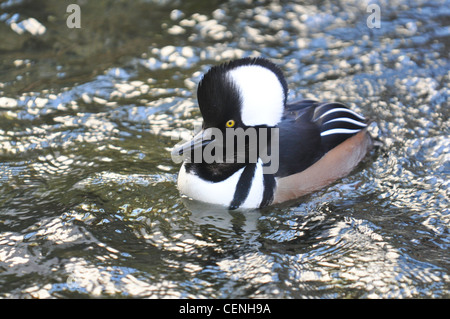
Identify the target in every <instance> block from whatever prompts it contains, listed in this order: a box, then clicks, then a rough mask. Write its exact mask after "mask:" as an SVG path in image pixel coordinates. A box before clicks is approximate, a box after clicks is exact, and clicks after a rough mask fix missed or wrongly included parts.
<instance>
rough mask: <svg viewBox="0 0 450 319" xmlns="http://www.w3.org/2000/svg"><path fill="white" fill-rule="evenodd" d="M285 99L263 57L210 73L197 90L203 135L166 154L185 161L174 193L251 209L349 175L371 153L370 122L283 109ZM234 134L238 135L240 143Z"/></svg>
mask: <svg viewBox="0 0 450 319" xmlns="http://www.w3.org/2000/svg"><path fill="white" fill-rule="evenodd" d="M287 96H288V86H287V83H286V80H285V78H284V76H283V73H282V71H281V69H280V68H279V67H278V66H277V65H275V64H274V63H272V62H271V61H270V60H268V59H265V58H242V59H237V60H232V61H229V62H226V63H223V64H220V65H217V66H213V67H212V68H210V69H209V71H208V72H206V73H205V74H204V75H203V78H202V79H201V80H200V82H199V85H198V88H197V99H198V106H199V108H200V112H201V115H202V117H203V124H202V129H201V131H200V132H199V133H198V134H196V135H195V136H194V138H193V139H192V140H191V141H188V142H187V143H185V144H183V145H177V146H176V147H174V149H173V151H172V155H173V156H184V161H183V164H182V165H181V168H180V171H179V174H178V181H177V185H178V189H179V191H180V193H181V194H183V195H185V196H187V197H189V198H191V199H194V200H198V201H201V202H206V203H210V204H217V205H221V206H225V207H228V209H238V208H239V209H253V208H261V207H264V206H268V205H273V204H278V203H282V202H285V201H289V200H293V199H296V198H299V197H301V196H304V195H306V194H309V193H311V192H314V191H317V190H319V189H321V188H323V187H325V186H327V185H329V184H330V183H332V182H334V181H336V180H338V179H340V178H342V177H344V176H346V175H348V174H349V173H350V172H351V171H352V170H353V169H354V168H355V167H356V166H357V165H358V163H359V162H360V161H361V160H362V159H363V158H364V157H365V156H366V154H367V153H368V151H369V150H370V149H371V147H372V144H373V143H372V138H371V136H370V134H369V133H368V131H367V127H368V121H367V120H366V119H365V118H364V117H363V116H362V115H360V114H358V113H356V112H355V111H353V110H351V109H350V108H348V107H347V106H346V105H344V104H342V103H338V102H318V101H315V100H300V101H296V102H290V103H288V102H287ZM229 131H232V133H234V135H233V134H229V135H228V132H229ZM236 132H239V133H240V134H241V135H242V134H243V135H242V136H243V138H240V140H239V141H240V144H239V143H238V142H237V140H238V139H239V137H236V136H238V135H239V134H237V133H236ZM221 134H222V135H221ZM242 136H241V137H242ZM232 142H233V143H232ZM213 144H214V147H213ZM196 152H197V153H196ZM252 152H253V153H252ZM206 153H208V154H206ZM195 154H197V155H198V154H200V155H203V157H202V156H200V158H198V157H197V158H196V157H195ZM225 154H226V155H225ZM252 154H253V156H251V155H252ZM206 155H209V158H207V156H206Z"/></svg>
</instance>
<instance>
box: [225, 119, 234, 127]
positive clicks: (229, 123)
mask: <svg viewBox="0 0 450 319" xmlns="http://www.w3.org/2000/svg"><path fill="white" fill-rule="evenodd" d="M225 125H226V126H227V127H233V126H234V120H228V121H227V123H225Z"/></svg>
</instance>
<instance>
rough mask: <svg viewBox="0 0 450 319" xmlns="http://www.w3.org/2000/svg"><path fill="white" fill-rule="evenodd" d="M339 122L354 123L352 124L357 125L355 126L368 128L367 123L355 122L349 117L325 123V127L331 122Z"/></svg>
mask: <svg viewBox="0 0 450 319" xmlns="http://www.w3.org/2000/svg"><path fill="white" fill-rule="evenodd" d="M338 121H342V122H347V123H352V124H355V125H358V126H362V127H366V126H367V124H366V123H361V122H358V121H355V120H353V119H349V118H347V117H340V118H336V119H332V120H329V121H327V122H325V123H324V124H323V125H326V124H328V123H331V122H338Z"/></svg>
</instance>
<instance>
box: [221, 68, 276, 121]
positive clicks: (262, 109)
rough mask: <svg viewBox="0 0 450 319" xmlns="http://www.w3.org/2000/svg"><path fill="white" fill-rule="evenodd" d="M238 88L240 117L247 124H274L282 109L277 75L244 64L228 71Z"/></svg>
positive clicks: (265, 69) (267, 70)
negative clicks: (240, 100) (240, 102)
mask: <svg viewBox="0 0 450 319" xmlns="http://www.w3.org/2000/svg"><path fill="white" fill-rule="evenodd" d="M228 74H229V76H230V77H231V79H232V81H233V82H234V83H235V84H236V86H237V88H238V89H239V90H240V94H241V98H242V109H241V118H242V122H244V124H245V125H248V126H255V125H268V126H275V125H276V124H278V122H280V120H281V117H282V115H283V111H284V91H283V86H282V85H281V83H280V81H279V80H278V77H277V76H276V75H275V73H273V72H272V71H270V70H269V69H267V68H265V67H262V66H259V65H244V66H241V67H238V68H236V69H233V70H231V71H229V73H228Z"/></svg>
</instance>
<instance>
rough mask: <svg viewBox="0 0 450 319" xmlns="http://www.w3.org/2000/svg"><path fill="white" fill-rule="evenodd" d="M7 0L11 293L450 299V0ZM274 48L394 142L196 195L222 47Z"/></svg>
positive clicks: (294, 75) (303, 78)
mask: <svg viewBox="0 0 450 319" xmlns="http://www.w3.org/2000/svg"><path fill="white" fill-rule="evenodd" d="M70 3H71V1H60V0H48V1H27V0H22V1H21V0H8V1H0V34H1V35H2V41H0V56H1V59H0V61H1V62H0V231H1V232H0V297H4V298H5V297H6V298H62V297H82V296H83V297H98V296H102V297H119V296H120V297H152V298H164V297H166V298H167V297H168V298H179V297H183V298H240V297H244V298H254V297H262V298H264V297H266V298H311V297H312V298H448V297H450V293H449V283H450V277H449V274H450V260H449V245H450V234H449V224H450V215H449V211H450V209H449V175H450V155H449V154H450V137H449V113H450V109H449V97H450V92H449V91H450V89H449V79H450V72H449V69H450V58H449V45H450V26H449V24H448V21H450V9H449V8H450V2H449V1H448V0H442V1H439V0H433V1H407V0H397V1H390V2H387V1H380V2H377V1H375V2H373V3H376V4H378V5H379V7H380V9H381V14H380V16H381V25H380V28H372V29H371V28H369V27H368V25H367V19H368V18H369V15H370V12H367V6H368V5H369V3H372V2H369V1H351V0H350V1H321V2H320V4H316V3H315V2H313V1H306V2H304V1H299V2H298V3H297V2H294V1H280V3H275V2H271V1H253V2H252V1H208V2H205V1H188V2H187V1H175V0H174V1H157V0H154V1H144V0H136V1H127V2H125V1H78V2H77V3H79V4H80V8H81V28H80V29H76V28H75V29H69V28H68V27H67V25H66V20H67V18H68V17H69V14H70V13H67V12H66V9H67V6H68V4H70ZM250 55H251V56H264V57H268V58H270V59H272V60H273V61H274V62H276V63H278V64H280V65H281V66H282V68H283V71H284V72H285V74H286V77H287V80H288V83H289V87H290V92H291V93H290V98H291V99H294V98H315V99H319V100H338V101H341V102H344V103H347V104H349V105H350V106H351V107H352V108H354V109H355V110H357V111H360V112H362V113H363V114H364V115H366V116H367V117H370V118H371V119H373V121H374V122H375V123H376V124H373V126H372V128H371V129H372V133H373V134H374V135H377V136H378V137H379V139H380V141H382V143H383V146H381V147H379V148H378V149H376V150H375V151H374V152H373V153H372V154H371V155H370V156H369V157H368V158H367V160H366V161H365V162H364V163H363V164H362V165H360V166H359V167H358V168H357V169H356V170H355V171H354V172H353V173H352V174H350V175H349V176H348V177H346V178H344V179H342V180H341V181H339V182H337V183H335V184H334V185H332V186H330V187H327V188H325V189H323V190H321V191H319V192H316V193H314V194H311V195H309V196H307V197H304V198H302V199H299V200H298V201H295V202H293V203H289V204H286V205H280V206H276V207H269V208H266V209H263V210H256V211H251V212H236V211H226V210H220V209H217V208H214V207H208V206H204V205H199V204H198V203H192V202H189V201H186V200H184V199H182V198H180V196H179V194H178V191H177V189H176V176H177V172H178V169H179V165H178V164H175V163H173V162H172V160H171V157H170V149H171V147H172V146H173V145H174V144H176V143H177V142H178V141H179V140H178V139H177V138H179V137H180V135H181V136H188V135H189V134H190V132H191V130H192V128H193V127H194V125H195V124H197V123H199V122H200V117H199V116H200V114H199V111H198V109H197V108H196V99H195V90H196V84H197V82H198V80H199V79H200V77H201V74H202V72H205V71H206V70H207V69H208V68H209V67H210V66H211V65H213V64H217V63H218V62H220V61H225V60H228V59H231V58H238V57H244V56H250Z"/></svg>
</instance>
